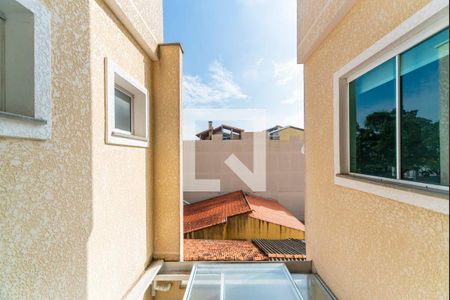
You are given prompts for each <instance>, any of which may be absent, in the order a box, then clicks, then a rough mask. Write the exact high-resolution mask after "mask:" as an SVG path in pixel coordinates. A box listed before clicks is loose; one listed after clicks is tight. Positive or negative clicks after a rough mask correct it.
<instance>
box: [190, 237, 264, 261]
mask: <svg viewBox="0 0 450 300" xmlns="http://www.w3.org/2000/svg"><path fill="white" fill-rule="evenodd" d="M184 260H185V261H264V260H269V257H268V256H267V255H265V254H264V253H263V252H262V251H261V250H260V249H259V248H258V247H256V246H255V245H254V244H253V243H252V242H250V241H235V240H189V239H185V240H184Z"/></svg>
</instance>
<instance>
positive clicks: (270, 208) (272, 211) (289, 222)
mask: <svg viewBox="0 0 450 300" xmlns="http://www.w3.org/2000/svg"><path fill="white" fill-rule="evenodd" d="M245 197H246V199H247V202H248V204H249V205H250V208H251V209H252V212H251V213H250V215H249V216H250V217H252V218H255V219H258V220H262V221H266V222H269V223H273V224H278V225H281V226H285V227H289V228H292V229H296V230H302V231H305V225H304V224H303V223H302V222H300V221H299V220H298V219H297V218H296V217H295V216H294V215H293V214H292V213H291V212H290V211H289V210H287V209H286V208H285V207H284V206H282V205H281V204H280V203H278V202H277V201H273V200H267V199H264V198H261V197H256V196H254V195H249V194H246V195H245Z"/></svg>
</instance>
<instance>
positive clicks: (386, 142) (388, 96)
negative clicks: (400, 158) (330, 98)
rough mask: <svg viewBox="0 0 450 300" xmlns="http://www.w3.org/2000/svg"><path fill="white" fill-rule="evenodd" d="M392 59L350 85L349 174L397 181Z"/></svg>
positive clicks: (393, 69) (394, 82) (394, 88)
mask: <svg viewBox="0 0 450 300" xmlns="http://www.w3.org/2000/svg"><path fill="white" fill-rule="evenodd" d="M395 97H396V80H395V58H393V59H391V60H389V61H387V62H385V63H383V64H382V65H380V66H378V67H376V68H375V69H373V70H371V71H369V72H368V73H366V74H364V75H362V76H361V77H359V78H357V79H356V80H354V81H352V82H350V86H349V100H350V101H349V106H350V172H353V173H360V174H365V175H372V176H380V177H387V178H396V151H395V148H396V143H395V113H396V110H395V106H396V103H395V102H396V100H395Z"/></svg>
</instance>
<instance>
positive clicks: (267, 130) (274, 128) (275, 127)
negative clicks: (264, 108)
mask: <svg viewBox="0 0 450 300" xmlns="http://www.w3.org/2000/svg"><path fill="white" fill-rule="evenodd" d="M281 128H283V126H281V125H275V126H273V127H271V128H269V129H266V132H268V133H269V134H270V133H272V132H273V131H275V130H278V129H281Z"/></svg>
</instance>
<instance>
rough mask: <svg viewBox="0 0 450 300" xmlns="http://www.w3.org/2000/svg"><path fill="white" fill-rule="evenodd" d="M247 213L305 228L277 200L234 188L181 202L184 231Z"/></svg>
mask: <svg viewBox="0 0 450 300" xmlns="http://www.w3.org/2000/svg"><path fill="white" fill-rule="evenodd" d="M241 214H249V217H251V218H255V219H259V220H262V221H265V222H269V223H273V224H277V225H281V226H285V227H289V228H293V229H296V230H302V231H305V225H304V224H303V223H302V222H300V221H299V220H298V219H297V218H296V217H295V216H294V215H293V214H292V213H291V212H289V211H288V210H287V209H286V208H284V207H283V206H282V205H281V204H280V203H278V202H276V201H273V200H267V199H264V198H261V197H257V196H253V195H249V194H246V193H244V192H242V191H236V192H232V193H228V194H225V195H221V196H218V197H214V198H211V199H208V200H204V201H199V202H196V203H193V204H189V205H185V206H184V232H185V233H189V232H192V231H197V230H201V229H204V228H208V227H211V226H215V225H218V224H223V223H225V222H227V219H228V218H229V217H233V216H237V215H241Z"/></svg>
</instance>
